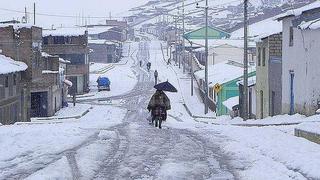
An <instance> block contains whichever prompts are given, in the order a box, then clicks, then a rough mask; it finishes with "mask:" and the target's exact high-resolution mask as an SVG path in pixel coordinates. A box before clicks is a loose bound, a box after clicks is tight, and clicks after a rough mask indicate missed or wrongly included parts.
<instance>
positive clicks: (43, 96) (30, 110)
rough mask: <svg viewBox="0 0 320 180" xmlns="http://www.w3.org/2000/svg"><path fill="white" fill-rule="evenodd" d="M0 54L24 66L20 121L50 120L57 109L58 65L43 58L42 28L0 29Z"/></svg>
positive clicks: (20, 26)
mask: <svg viewBox="0 0 320 180" xmlns="http://www.w3.org/2000/svg"><path fill="white" fill-rule="evenodd" d="M0 49H1V50H2V54H4V55H6V56H8V57H10V58H12V59H15V60H17V61H22V62H24V63H25V64H26V65H27V66H28V69H27V70H26V72H24V73H23V76H22V83H23V86H24V87H25V89H24V92H25V93H24V94H23V99H24V101H23V102H24V107H23V110H24V112H23V117H27V119H30V117H46V116H52V115H54V113H55V112H56V111H57V110H59V109H60V107H61V103H59V102H60V101H59V97H60V96H61V94H60V93H61V91H60V86H59V84H58V79H59V73H58V70H59V62H58V61H57V60H52V58H50V59H48V58H46V57H43V53H42V51H43V49H42V28H40V27H36V26H33V25H29V24H3V25H0Z"/></svg>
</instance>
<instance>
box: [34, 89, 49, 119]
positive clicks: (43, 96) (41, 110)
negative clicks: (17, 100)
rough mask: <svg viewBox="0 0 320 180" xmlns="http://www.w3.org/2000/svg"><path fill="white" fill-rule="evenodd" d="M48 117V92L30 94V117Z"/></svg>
mask: <svg viewBox="0 0 320 180" xmlns="http://www.w3.org/2000/svg"><path fill="white" fill-rule="evenodd" d="M47 116H48V92H35V93H31V117H47Z"/></svg>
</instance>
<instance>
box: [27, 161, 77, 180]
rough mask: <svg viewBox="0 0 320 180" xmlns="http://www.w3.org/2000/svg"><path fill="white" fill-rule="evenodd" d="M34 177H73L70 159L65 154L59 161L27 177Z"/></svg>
mask: <svg viewBox="0 0 320 180" xmlns="http://www.w3.org/2000/svg"><path fill="white" fill-rule="evenodd" d="M34 179H73V177H72V173H71V168H70V166H69V162H68V159H67V158H66V156H63V157H62V158H61V159H59V160H58V161H56V162H54V163H52V164H50V165H49V166H47V167H45V168H44V169H41V170H39V171H37V172H36V173H34V174H32V175H30V176H29V177H27V178H26V180H34Z"/></svg>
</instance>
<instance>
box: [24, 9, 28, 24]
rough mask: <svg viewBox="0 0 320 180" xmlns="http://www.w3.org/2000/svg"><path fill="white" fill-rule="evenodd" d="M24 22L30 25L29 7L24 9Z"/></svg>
mask: <svg viewBox="0 0 320 180" xmlns="http://www.w3.org/2000/svg"><path fill="white" fill-rule="evenodd" d="M24 20H25V23H28V14H27V7H24Z"/></svg>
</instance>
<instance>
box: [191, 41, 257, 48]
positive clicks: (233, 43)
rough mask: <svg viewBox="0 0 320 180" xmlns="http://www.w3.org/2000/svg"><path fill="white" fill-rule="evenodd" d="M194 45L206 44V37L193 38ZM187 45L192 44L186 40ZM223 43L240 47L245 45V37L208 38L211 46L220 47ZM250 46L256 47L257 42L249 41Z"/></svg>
mask: <svg viewBox="0 0 320 180" xmlns="http://www.w3.org/2000/svg"><path fill="white" fill-rule="evenodd" d="M191 41H192V44H193V46H204V45H205V40H204V39H193V40H191ZM186 44H187V46H191V45H190V43H189V42H188V41H186ZM221 45H230V46H234V47H238V48H243V47H244V41H243V39H208V46H209V47H219V46H221ZM248 46H249V47H255V46H256V43H255V42H253V41H249V42H248Z"/></svg>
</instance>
